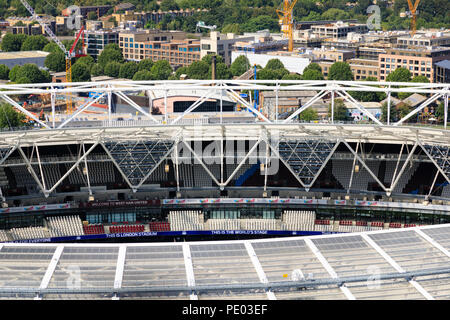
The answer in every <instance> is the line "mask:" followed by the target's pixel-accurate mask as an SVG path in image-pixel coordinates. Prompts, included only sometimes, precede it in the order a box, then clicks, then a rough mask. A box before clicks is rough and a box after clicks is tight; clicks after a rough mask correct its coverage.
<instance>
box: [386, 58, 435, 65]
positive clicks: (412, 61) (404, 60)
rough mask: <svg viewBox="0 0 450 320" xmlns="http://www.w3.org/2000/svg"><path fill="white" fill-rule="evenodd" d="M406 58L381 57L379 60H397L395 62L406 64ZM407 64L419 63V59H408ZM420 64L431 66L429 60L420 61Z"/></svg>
mask: <svg viewBox="0 0 450 320" xmlns="http://www.w3.org/2000/svg"><path fill="white" fill-rule="evenodd" d="M407 61H408V60H406V59H395V58H386V59H385V58H381V62H394V63H395V62H397V63H403V64H406V63H407ZM409 64H419V60H409ZM420 65H422V66H424V65H427V66H431V61H420Z"/></svg>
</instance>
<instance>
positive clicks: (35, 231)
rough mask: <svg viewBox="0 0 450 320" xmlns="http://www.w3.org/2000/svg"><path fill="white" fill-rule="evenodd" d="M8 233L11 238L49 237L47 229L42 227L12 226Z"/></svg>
mask: <svg viewBox="0 0 450 320" xmlns="http://www.w3.org/2000/svg"><path fill="white" fill-rule="evenodd" d="M10 234H11V237H12V239H13V240H25V239H42V238H49V237H50V233H49V231H48V230H47V229H46V228H44V227H26V228H12V229H11V230H10Z"/></svg>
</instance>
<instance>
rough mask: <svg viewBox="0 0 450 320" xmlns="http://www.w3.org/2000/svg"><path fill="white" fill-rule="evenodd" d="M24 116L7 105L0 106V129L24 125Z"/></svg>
mask: <svg viewBox="0 0 450 320" xmlns="http://www.w3.org/2000/svg"><path fill="white" fill-rule="evenodd" d="M24 120H25V115H24V114H23V113H19V112H17V111H16V110H15V109H14V108H13V107H12V106H11V105H9V104H1V105H0V128H15V127H21V126H24V125H25V122H24Z"/></svg>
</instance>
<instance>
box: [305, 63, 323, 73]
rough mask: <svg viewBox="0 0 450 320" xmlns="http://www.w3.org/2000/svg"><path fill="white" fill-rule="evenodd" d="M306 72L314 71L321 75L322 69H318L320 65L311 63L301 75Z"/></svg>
mask: <svg viewBox="0 0 450 320" xmlns="http://www.w3.org/2000/svg"><path fill="white" fill-rule="evenodd" d="M308 70H316V71H318V72H320V73H322V68H321V67H320V65H318V64H317V63H315V62H311V63H310V64H308V65H307V66H306V68H305V69H303V73H305V72H306V71H308Z"/></svg>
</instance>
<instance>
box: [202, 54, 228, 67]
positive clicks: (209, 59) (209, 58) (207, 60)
mask: <svg viewBox="0 0 450 320" xmlns="http://www.w3.org/2000/svg"><path fill="white" fill-rule="evenodd" d="M213 56H216V63H222V62H224V61H223V57H222V56H220V55H216V54H207V55H206V56H204V57H203V58H202V60H201V61H203V62H205V63H206V64H207V65H208V66H211V64H212V57H213Z"/></svg>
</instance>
